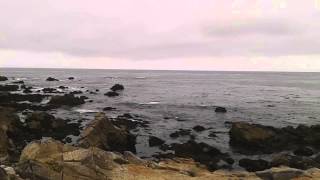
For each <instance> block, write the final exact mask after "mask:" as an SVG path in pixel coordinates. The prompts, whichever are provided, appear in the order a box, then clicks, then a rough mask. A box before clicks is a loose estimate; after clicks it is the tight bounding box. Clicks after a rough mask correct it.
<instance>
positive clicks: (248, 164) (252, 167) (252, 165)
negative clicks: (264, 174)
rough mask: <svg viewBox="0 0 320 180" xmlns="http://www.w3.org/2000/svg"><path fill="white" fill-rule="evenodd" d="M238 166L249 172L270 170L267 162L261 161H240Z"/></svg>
mask: <svg viewBox="0 0 320 180" xmlns="http://www.w3.org/2000/svg"><path fill="white" fill-rule="evenodd" d="M239 166H241V167H243V168H245V169H246V170H247V171H249V172H255V171H263V170H266V169H269V168H270V164H269V162H268V161H265V160H262V159H258V160H252V159H246V158H245V159H241V160H240V161H239Z"/></svg>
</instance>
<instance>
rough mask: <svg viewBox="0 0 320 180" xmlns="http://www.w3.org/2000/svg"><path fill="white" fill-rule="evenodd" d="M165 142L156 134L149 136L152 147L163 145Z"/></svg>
mask: <svg viewBox="0 0 320 180" xmlns="http://www.w3.org/2000/svg"><path fill="white" fill-rule="evenodd" d="M164 143H165V141H164V140H162V139H160V138H158V137H155V136H150V137H149V146H150V147H154V146H161V145H163V144H164Z"/></svg>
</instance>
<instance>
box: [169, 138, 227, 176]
mask: <svg viewBox="0 0 320 180" xmlns="http://www.w3.org/2000/svg"><path fill="white" fill-rule="evenodd" d="M171 146H172V150H173V151H174V152H175V155H176V156H178V157H183V158H193V159H194V160H195V161H197V162H200V163H202V164H204V165H206V166H207V167H208V169H209V170H211V171H213V170H217V169H219V165H218V162H219V161H220V160H224V159H226V158H229V156H228V155H227V154H225V153H222V152H221V151H219V150H218V149H216V148H214V147H212V146H209V145H208V144H206V143H197V142H195V141H193V140H190V141H188V142H186V143H183V144H172V145H171Z"/></svg>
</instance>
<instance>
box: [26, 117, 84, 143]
mask: <svg viewBox="0 0 320 180" xmlns="http://www.w3.org/2000/svg"><path fill="white" fill-rule="evenodd" d="M25 121H26V128H27V130H28V131H29V132H30V133H31V134H32V136H33V139H40V138H42V137H53V138H55V139H58V140H62V139H64V138H65V137H66V136H68V135H75V136H78V135H79V134H80V132H79V125H78V124H74V123H72V124H68V123H67V121H66V120H63V119H60V118H55V117H54V116H52V115H50V114H48V113H46V112H39V111H38V112H33V113H32V114H30V115H29V116H27V118H26V120H25Z"/></svg>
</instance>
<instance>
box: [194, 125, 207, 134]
mask: <svg viewBox="0 0 320 180" xmlns="http://www.w3.org/2000/svg"><path fill="white" fill-rule="evenodd" d="M192 129H193V130H195V131H197V132H201V131H204V130H206V128H205V127H203V126H199V125H197V126H195V127H193V128H192Z"/></svg>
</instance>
